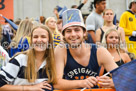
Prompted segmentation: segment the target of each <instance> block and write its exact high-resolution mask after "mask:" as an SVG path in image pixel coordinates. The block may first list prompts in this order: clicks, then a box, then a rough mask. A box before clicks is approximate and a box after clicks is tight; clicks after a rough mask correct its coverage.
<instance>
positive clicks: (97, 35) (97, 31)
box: [95, 29, 101, 42]
mask: <svg viewBox="0 0 136 91" xmlns="http://www.w3.org/2000/svg"><path fill="white" fill-rule="evenodd" d="M95 39H96V42H100V40H101V30H100V29H98V30H96V36H95Z"/></svg>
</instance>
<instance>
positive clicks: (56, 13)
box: [53, 8, 59, 20]
mask: <svg viewBox="0 0 136 91" xmlns="http://www.w3.org/2000/svg"><path fill="white" fill-rule="evenodd" d="M53 13H54V14H55V15H56V17H57V20H58V19H59V13H58V11H57V9H56V8H55V9H54V11H53Z"/></svg>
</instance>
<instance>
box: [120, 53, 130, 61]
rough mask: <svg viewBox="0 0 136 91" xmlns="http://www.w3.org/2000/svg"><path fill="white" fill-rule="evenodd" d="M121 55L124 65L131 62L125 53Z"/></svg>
mask: <svg viewBox="0 0 136 91" xmlns="http://www.w3.org/2000/svg"><path fill="white" fill-rule="evenodd" d="M121 55H122V58H123V60H124V61H125V63H127V62H130V61H131V59H130V57H129V55H128V54H127V53H125V52H124V53H121Z"/></svg>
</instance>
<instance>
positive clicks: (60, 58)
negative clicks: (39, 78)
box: [54, 45, 97, 89]
mask: <svg viewBox="0 0 136 91" xmlns="http://www.w3.org/2000/svg"><path fill="white" fill-rule="evenodd" d="M66 55H67V54H66V49H65V48H60V45H58V46H57V47H56V48H55V60H56V72H57V84H55V85H54V88H57V89H76V88H83V87H87V88H91V87H93V86H94V85H96V82H97V79H96V78H95V77H89V78H87V79H85V80H66V79H63V73H64V67H65V60H66Z"/></svg>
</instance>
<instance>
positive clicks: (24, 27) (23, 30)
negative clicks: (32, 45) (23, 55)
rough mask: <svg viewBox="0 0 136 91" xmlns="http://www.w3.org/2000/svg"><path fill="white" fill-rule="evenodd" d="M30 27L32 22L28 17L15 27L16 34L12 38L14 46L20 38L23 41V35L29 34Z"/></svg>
mask: <svg viewBox="0 0 136 91" xmlns="http://www.w3.org/2000/svg"><path fill="white" fill-rule="evenodd" d="M32 28H33V24H32V22H31V21H29V20H28V19H25V20H23V21H21V23H20V24H19V27H18V29H17V32H16V35H15V37H14V38H13V41H14V42H16V45H15V46H17V45H18V44H19V42H20V40H21V38H23V39H22V42H23V40H24V37H25V36H30V34H31V30H32ZM11 43H12V42H11ZM13 46H14V45H13Z"/></svg>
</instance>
